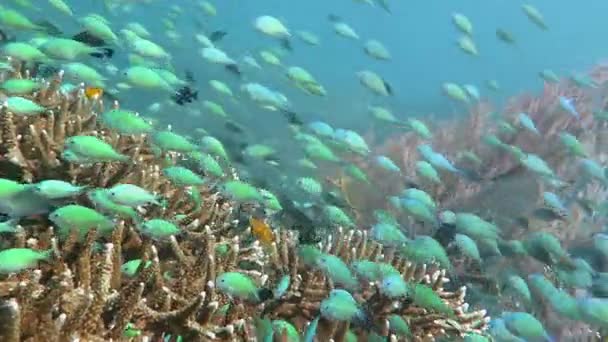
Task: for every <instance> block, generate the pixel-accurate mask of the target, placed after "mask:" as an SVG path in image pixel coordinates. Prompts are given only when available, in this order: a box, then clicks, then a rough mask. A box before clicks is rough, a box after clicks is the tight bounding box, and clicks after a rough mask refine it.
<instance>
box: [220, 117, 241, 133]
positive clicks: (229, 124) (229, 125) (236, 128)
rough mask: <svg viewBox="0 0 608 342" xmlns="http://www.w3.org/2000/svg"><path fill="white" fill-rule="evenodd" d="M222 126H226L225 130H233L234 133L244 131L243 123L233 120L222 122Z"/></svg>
mask: <svg viewBox="0 0 608 342" xmlns="http://www.w3.org/2000/svg"><path fill="white" fill-rule="evenodd" d="M224 127H226V129H227V130H229V131H231V132H234V133H244V132H245V127H243V125H241V124H239V123H237V122H234V121H231V120H230V121H226V123H225V124H224Z"/></svg>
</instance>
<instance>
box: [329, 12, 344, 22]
mask: <svg viewBox="0 0 608 342" xmlns="http://www.w3.org/2000/svg"><path fill="white" fill-rule="evenodd" d="M327 19H329V21H331V22H332V23H335V22H339V21H341V20H342V18H340V16H338V15H336V14H329V15H328V16H327Z"/></svg>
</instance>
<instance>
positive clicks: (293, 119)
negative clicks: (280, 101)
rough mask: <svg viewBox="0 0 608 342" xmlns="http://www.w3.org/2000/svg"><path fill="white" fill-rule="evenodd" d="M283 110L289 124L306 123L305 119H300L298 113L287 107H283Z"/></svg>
mask: <svg viewBox="0 0 608 342" xmlns="http://www.w3.org/2000/svg"><path fill="white" fill-rule="evenodd" d="M281 112H282V113H283V115H284V116H285V117H286V118H287V122H288V123H289V124H291V125H296V126H302V125H303V124H304V121H302V120H301V119H300V117H299V116H298V113H296V112H292V111H290V110H286V109H282V110H281Z"/></svg>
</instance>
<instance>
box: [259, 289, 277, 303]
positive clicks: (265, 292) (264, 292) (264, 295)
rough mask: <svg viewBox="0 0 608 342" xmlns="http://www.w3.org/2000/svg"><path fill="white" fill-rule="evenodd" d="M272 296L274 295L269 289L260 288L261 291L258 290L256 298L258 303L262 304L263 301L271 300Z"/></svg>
mask: <svg viewBox="0 0 608 342" xmlns="http://www.w3.org/2000/svg"><path fill="white" fill-rule="evenodd" d="M273 296H274V294H273V292H272V290H271V289H268V288H265V287H262V288H261V289H259V290H258V298H259V299H260V302H264V301H266V300H268V299H270V298H272V297H273Z"/></svg>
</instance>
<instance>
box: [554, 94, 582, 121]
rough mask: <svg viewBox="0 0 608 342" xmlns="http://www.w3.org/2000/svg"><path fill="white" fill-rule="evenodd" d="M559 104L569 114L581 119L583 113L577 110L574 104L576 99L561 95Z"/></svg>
mask: <svg viewBox="0 0 608 342" xmlns="http://www.w3.org/2000/svg"><path fill="white" fill-rule="evenodd" d="M559 106H560V107H561V108H562V109H563V110H564V111H566V112H567V113H568V114H570V115H572V116H574V117H575V118H577V119H579V118H580V117H581V115H580V114H579V113H578V111H577V110H576V107H575V106H574V100H572V99H569V98H567V97H565V96H560V97H559Z"/></svg>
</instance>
